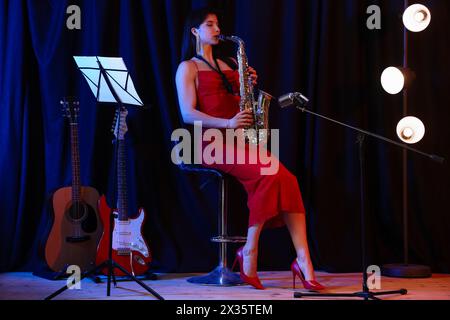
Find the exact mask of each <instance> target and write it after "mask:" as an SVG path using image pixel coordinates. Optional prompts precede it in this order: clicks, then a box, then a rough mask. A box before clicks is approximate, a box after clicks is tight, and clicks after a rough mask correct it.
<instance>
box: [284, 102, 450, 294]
mask: <svg viewBox="0 0 450 320" xmlns="http://www.w3.org/2000/svg"><path fill="white" fill-rule="evenodd" d="M291 98H293V99H295V101H293V102H294V104H295V106H296V108H297V109H299V110H301V111H302V112H306V113H309V114H312V115H314V116H316V117H319V118H322V119H325V120H327V121H331V122H333V123H335V124H338V125H340V126H343V127H345V128H349V129H352V130H353V131H356V132H357V133H358V137H357V143H358V146H359V169H360V201H361V208H360V215H361V254H362V268H363V270H362V273H363V274H362V281H363V283H362V292H354V293H302V292H295V293H294V298H302V297H335V298H336V297H356V298H363V299H364V300H380V299H379V298H377V296H381V295H391V294H401V295H405V294H407V293H408V291H407V290H406V289H399V290H393V291H380V292H372V291H370V290H369V288H368V286H367V279H368V277H367V263H366V213H365V188H364V179H365V176H364V162H365V157H364V142H365V140H366V137H373V138H376V139H379V140H382V141H384V142H387V143H390V144H393V145H396V146H398V147H400V148H403V149H406V150H410V151H413V152H415V153H418V154H421V155H423V156H425V157H427V158H429V159H431V160H433V161H436V162H438V163H440V164H442V163H443V162H444V161H445V159H444V158H442V157H439V156H436V155H433V154H428V153H425V152H422V151H420V150H417V149H415V148H412V147H410V146H407V145H404V144H401V143H398V142H396V141H393V140H390V139H388V138H385V137H383V136H380V135H377V134H374V133H372V132H369V131H366V130H362V129H360V128H357V127H353V126H350V125H348V124H345V123H343V122H340V121H337V120H334V119H331V118H328V117H325V116H323V115H321V114H318V113H316V112H313V111H310V110H308V109H306V107H305V105H306V104H307V103H308V100H307V99H306V98H305V97H304V96H303V95H301V94H300V93H295V94H292V96H291Z"/></svg>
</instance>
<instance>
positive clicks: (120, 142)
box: [97, 109, 152, 276]
mask: <svg viewBox="0 0 450 320" xmlns="http://www.w3.org/2000/svg"><path fill="white" fill-rule="evenodd" d="M127 115H128V111H127V110H126V109H123V110H121V111H120V114H117V113H116V119H115V120H114V129H113V131H114V135H115V137H116V144H117V145H116V147H117V148H118V151H117V191H118V192H117V194H118V196H117V209H114V210H112V211H113V214H114V223H113V239H112V259H113V260H114V261H115V262H117V263H118V264H119V265H121V266H122V267H123V268H125V269H126V270H127V271H128V272H130V273H132V274H134V275H142V274H144V273H146V272H147V271H148V264H149V263H150V262H151V260H152V257H151V254H150V250H149V248H148V245H147V243H146V241H145V239H144V237H143V236H142V227H143V225H144V221H145V211H144V209H143V208H141V209H139V212H138V215H137V217H135V218H134V219H131V218H129V216H128V196H127V181H126V156H125V148H126V146H125V134H126V132H127V131H128V128H127V124H126V117H127ZM99 210H100V219H101V220H102V223H103V226H104V231H103V236H102V238H101V240H100V244H99V246H98V251H97V264H100V263H102V262H103V261H105V260H106V259H108V252H109V243H110V216H111V209H110V207H109V206H108V204H107V202H106V197H105V196H102V197H101V198H100V202H99ZM101 272H102V273H103V274H108V269H107V268H105V269H103V270H102V271H101ZM114 275H116V276H123V275H124V273H123V272H122V271H120V270H119V269H117V268H115V269H114Z"/></svg>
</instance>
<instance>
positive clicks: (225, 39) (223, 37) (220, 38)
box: [219, 34, 227, 41]
mask: <svg viewBox="0 0 450 320" xmlns="http://www.w3.org/2000/svg"><path fill="white" fill-rule="evenodd" d="M219 40H220V41H227V37H226V36H224V35H223V34H221V35H219Z"/></svg>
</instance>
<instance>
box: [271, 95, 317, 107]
mask: <svg viewBox="0 0 450 320" xmlns="http://www.w3.org/2000/svg"><path fill="white" fill-rule="evenodd" d="M308 102H309V99H308V98H307V97H305V96H304V95H303V94H301V93H300V92H292V93H286V94H284V95H282V96H281V97H279V98H278V104H279V105H280V107H281V108H286V107H289V106H292V105H295V104H298V105H300V106H306V105H307V104H308Z"/></svg>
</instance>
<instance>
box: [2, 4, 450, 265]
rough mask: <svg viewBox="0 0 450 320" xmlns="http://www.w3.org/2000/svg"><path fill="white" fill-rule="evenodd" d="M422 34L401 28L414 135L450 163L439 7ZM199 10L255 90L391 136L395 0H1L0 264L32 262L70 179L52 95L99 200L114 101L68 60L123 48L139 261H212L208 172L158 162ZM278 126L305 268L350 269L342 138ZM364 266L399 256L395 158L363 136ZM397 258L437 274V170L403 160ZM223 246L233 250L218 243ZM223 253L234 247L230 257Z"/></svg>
mask: <svg viewBox="0 0 450 320" xmlns="http://www.w3.org/2000/svg"><path fill="white" fill-rule="evenodd" d="M421 2H422V3H424V4H426V5H427V6H428V7H429V8H430V10H431V12H432V14H433V17H432V23H431V25H430V27H429V28H428V29H427V30H426V31H425V32H422V33H419V34H410V65H411V68H412V69H414V71H415V73H416V80H415V82H414V84H413V86H412V88H411V89H410V90H409V96H410V100H409V111H410V112H409V113H410V115H414V116H418V117H420V118H421V119H422V120H423V121H424V122H425V124H426V126H427V134H426V136H425V138H424V140H423V141H422V142H420V143H419V144H418V145H417V147H418V148H420V149H422V150H425V151H427V152H433V153H436V154H439V155H441V156H444V157H446V158H449V156H450V155H449V153H450V152H449V147H448V141H447V140H446V138H449V136H450V129H449V126H448V119H449V118H450V114H449V113H450V111H449V109H448V101H449V98H450V96H449V90H448V88H449V85H450V83H449V80H448V72H449V71H450V61H449V59H448V56H449V55H450V48H449V45H448V43H450V41H449V37H450V35H449V33H448V27H447V22H448V21H449V19H450V16H449V15H450V4H449V3H448V1H437V0H436V1H431V0H430V1H421ZM73 4H76V5H78V6H79V7H80V8H81V30H69V29H68V28H67V27H66V20H67V19H68V18H69V14H67V13H66V9H67V7H68V6H69V5H73ZM206 4H209V5H213V6H216V7H218V8H219V9H221V10H222V11H223V13H224V20H223V23H222V24H223V29H224V30H223V33H227V34H236V35H240V36H241V37H242V38H243V39H245V41H246V43H247V53H248V57H249V61H250V64H251V65H252V66H253V67H255V69H257V71H258V73H259V79H260V80H259V87H260V88H261V89H264V90H265V91H267V92H270V93H272V94H273V95H275V96H278V95H281V94H284V93H286V92H291V91H301V92H302V93H303V94H305V95H307V96H308V97H309V98H310V99H311V104H310V109H311V110H313V111H315V112H319V113H321V114H324V115H327V116H330V117H333V118H335V119H337V120H340V121H343V122H346V123H349V124H351V125H355V126H360V127H362V128H364V129H367V130H369V131H373V132H375V133H378V134H381V135H384V136H386V137H389V138H393V139H395V127H396V124H397V123H398V121H399V120H400V119H401V118H402V108H401V104H402V100H401V96H400V95H399V96H389V95H387V94H385V93H384V92H383V91H382V89H381V86H380V84H379V77H380V74H381V72H382V70H383V69H384V68H385V67H387V66H390V65H400V64H401V63H402V55H403V51H402V50H403V47H402V46H403V43H402V24H401V19H400V18H399V17H400V15H401V13H402V11H403V1H387V0H383V1H381V0H379V1H376V0H372V1H365V0H359V1H358V0H340V1H331V0H328V1H327V0H314V1H313V0H311V1H307V0H304V1H297V0H292V1H290V0H278V1H274V0H245V1H237V0H223V1H200V0H192V1H187V0H185V1H179V0H177V1H175V0H166V1H162V0H133V1H131V0H130V1H125V0H123V1H119V0H108V1H106V0H95V1H92V0H86V1H67V0H39V1H38V0H28V1H26V0H12V1H8V0H2V1H1V2H0V110H1V117H0V143H1V144H0V170H1V171H0V177H1V183H0V188H1V189H0V271H12V270H34V269H35V268H37V266H38V265H40V264H42V263H43V260H42V247H43V244H45V239H46V235H47V233H48V231H49V228H50V227H51V224H52V213H51V211H52V210H51V209H52V208H51V201H50V200H51V195H52V194H53V192H55V191H56V190H57V189H58V188H61V187H63V186H68V185H70V184H71V174H72V173H71V165H70V143H69V131H68V128H67V122H66V121H65V120H64V119H63V117H62V114H61V112H60V104H59V101H60V100H61V98H62V97H64V96H76V97H77V98H78V100H79V101H80V118H79V122H80V154H81V180H82V184H83V185H86V186H93V187H95V188H96V189H97V190H99V192H100V193H101V194H106V195H108V197H109V198H111V193H112V191H111V190H112V187H111V184H112V183H111V181H112V179H113V175H112V173H111V172H112V168H111V164H112V159H113V156H112V155H113V149H114V148H113V145H112V144H111V141H112V139H113V137H112V135H111V132H110V128H111V125H112V121H113V116H114V107H113V106H111V105H107V104H98V103H96V102H95V101H94V100H95V99H94V97H93V95H92V94H91V92H90V89H89V87H88V85H87V83H86V81H85V80H84V79H83V78H82V76H81V74H80V72H79V71H78V70H77V69H76V65H75V63H74V60H73V56H74V55H86V56H88V55H98V56H121V57H123V59H124V61H125V63H126V65H127V67H128V68H129V70H130V72H131V75H132V77H133V80H134V83H135V86H136V88H137V90H138V92H139V94H140V96H141V98H142V99H143V101H144V102H145V105H146V108H136V107H130V108H129V116H128V119H127V120H128V127H129V132H128V134H127V146H128V185H129V192H128V193H129V203H130V211H131V212H132V213H134V212H137V210H138V208H139V207H143V208H145V209H146V211H147V215H148V218H147V221H146V225H145V230H144V233H145V236H146V238H147V239H148V242H149V244H150V248H151V251H152V254H153V256H154V259H153V262H152V269H154V270H156V271H169V272H171V271H172V272H191V271H207V270H210V269H212V268H213V267H214V266H215V263H216V261H217V253H218V252H217V251H218V250H217V247H216V245H215V244H213V243H210V242H209V238H210V236H213V235H215V233H216V223H217V222H216V220H217V218H216V208H217V207H216V201H217V192H216V190H217V187H218V186H217V181H215V180H214V179H212V178H210V177H208V176H200V175H189V174H186V173H184V172H181V171H180V170H179V169H178V168H177V167H176V166H175V165H173V164H172V162H171V158H170V152H171V148H172V143H171V141H170V136H171V133H172V131H173V130H174V129H176V128H179V127H181V126H182V123H181V119H180V116H179V111H178V102H177V98H176V91H175V85H174V75H175V72H176V68H177V66H178V63H179V62H180V49H181V34H182V28H183V24H184V20H185V17H186V15H187V13H188V12H189V11H190V10H191V9H193V8H198V7H201V6H204V5H206ZM372 4H377V5H379V6H380V8H381V12H382V17H381V18H382V19H381V25H382V29H381V30H369V29H368V28H367V27H366V20H367V18H368V17H369V15H368V14H367V13H366V9H367V7H368V6H369V5H372ZM271 126H272V128H280V130H281V131H280V135H281V153H280V158H281V160H282V162H283V163H284V164H285V165H286V167H287V168H288V169H290V170H291V171H292V172H293V173H294V174H296V175H297V177H298V181H299V184H300V188H301V190H302V194H303V198H304V202H305V206H306V209H307V221H308V237H309V240H310V249H311V252H312V257H313V261H314V264H315V265H316V268H318V269H322V270H326V271H332V272H333V271H359V270H360V261H361V252H360V236H361V229H360V216H359V212H360V211H359V207H360V202H359V162H358V153H357V152H358V149H357V145H356V144H355V141H356V135H355V133H354V132H352V131H349V130H346V129H344V128H342V127H339V126H336V125H334V124H331V123H329V122H326V121H324V120H320V119H318V118H314V117H312V116H309V115H307V114H302V113H301V112H300V111H297V110H293V109H289V110H280V109H279V108H278V106H277V105H276V104H273V105H272V107H271ZM366 157H367V167H366V173H367V175H366V178H367V202H368V205H367V209H368V210H367V216H368V218H367V226H368V233H367V244H368V259H369V260H368V262H369V263H370V264H379V265H381V264H383V263H390V262H401V261H402V260H403V251H402V248H403V240H402V239H403V222H402V151H401V150H400V149H398V148H396V147H393V146H390V145H387V144H386V143H383V142H380V141H375V140H372V139H369V140H368V141H367V149H366ZM408 175H409V179H408V195H409V212H408V217H409V225H408V229H409V240H410V248H409V254H410V262H414V263H424V264H428V265H430V266H432V268H433V271H434V272H449V271H450V252H449V250H448V249H447V244H448V243H449V242H450V233H449V232H448V230H449V227H450V217H449V214H448V213H449V212H450V205H449V202H448V201H447V200H448V196H449V194H450V170H449V168H448V164H444V165H437V164H435V163H433V162H431V161H429V160H428V159H426V158H424V157H421V156H419V155H416V154H412V153H409V157H408ZM245 204H246V199H245V193H244V192H243V189H242V187H240V185H239V184H238V183H236V182H233V188H232V192H231V199H230V209H231V210H230V211H231V213H230V214H231V217H230V219H231V225H230V229H231V232H233V233H243V232H245V231H246V224H247V214H248V212H247V209H246V206H245ZM260 246H261V247H260V249H261V253H260V266H259V268H260V270H264V269H270V270H276V269H279V270H286V269H287V268H288V267H289V262H290V260H291V259H293V257H294V255H295V253H294V250H293V248H292V244H291V243H290V240H289V235H288V233H287V230H286V229H285V228H283V229H275V230H267V231H265V232H264V233H263V235H262V239H261V244H260ZM231 249H233V248H231ZM230 251H231V252H230V256H231V255H232V254H233V252H232V251H233V250H230Z"/></svg>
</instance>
